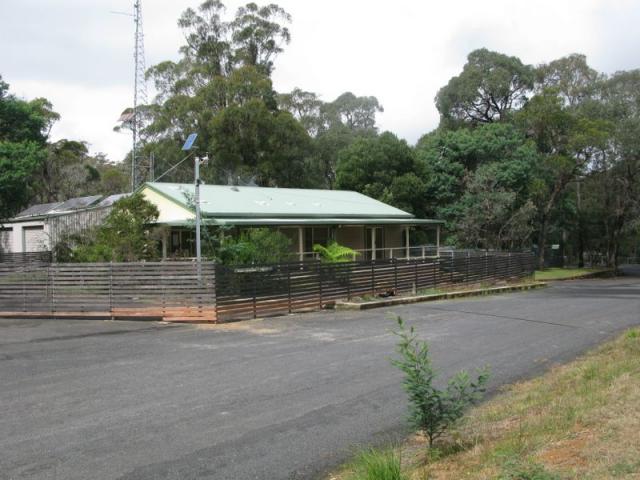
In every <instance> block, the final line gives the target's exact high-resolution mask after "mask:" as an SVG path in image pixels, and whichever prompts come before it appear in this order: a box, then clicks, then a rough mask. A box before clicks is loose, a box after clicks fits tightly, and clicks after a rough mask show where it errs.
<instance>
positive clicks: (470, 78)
mask: <svg viewBox="0 0 640 480" xmlns="http://www.w3.org/2000/svg"><path fill="white" fill-rule="evenodd" d="M534 79H535V75H534V68H533V67H532V66H530V65H525V64H523V63H522V61H521V60H520V59H519V58H517V57H510V56H508V55H504V54H502V53H498V52H492V51H490V50H487V49H486V48H481V49H478V50H474V51H473V52H471V53H470V54H469V56H468V57H467V63H466V64H465V65H464V67H463V69H462V72H461V73H460V75H458V76H456V77H453V78H451V80H449V82H448V83H447V85H445V86H444V87H442V88H441V89H440V90H439V91H438V94H437V95H436V99H435V101H436V107H437V108H438V111H439V112H440V117H441V121H442V122H443V124H444V125H445V126H447V125H449V126H455V125H458V124H465V123H470V124H472V125H475V124H480V123H492V122H496V121H500V120H505V119H507V118H508V117H509V114H510V113H511V112H512V111H514V110H517V109H519V108H520V107H522V106H523V105H524V104H525V103H526V101H527V99H528V97H529V95H530V94H531V91H532V89H533V85H534Z"/></svg>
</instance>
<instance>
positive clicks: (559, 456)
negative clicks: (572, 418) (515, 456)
mask: <svg viewBox="0 0 640 480" xmlns="http://www.w3.org/2000/svg"><path fill="white" fill-rule="evenodd" d="M593 440H594V435H593V433H592V432H590V431H588V430H587V431H582V432H578V433H576V434H575V436H574V437H573V438H569V439H567V440H561V441H559V442H554V443H552V444H551V445H550V446H549V448H547V449H545V450H544V451H543V452H541V453H540V454H539V455H538V457H539V458H540V460H542V462H543V463H544V464H545V465H548V466H550V467H557V468H563V469H564V468H576V467H577V468H584V467H586V466H587V465H588V459H587V458H586V456H585V455H584V452H585V450H586V449H587V448H588V446H589V445H590V444H591V442H593Z"/></svg>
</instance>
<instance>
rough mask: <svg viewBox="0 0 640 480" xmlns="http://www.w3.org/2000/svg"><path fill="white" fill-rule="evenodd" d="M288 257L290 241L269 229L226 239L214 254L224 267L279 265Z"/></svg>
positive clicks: (255, 230) (245, 231) (253, 229)
mask: <svg viewBox="0 0 640 480" xmlns="http://www.w3.org/2000/svg"><path fill="white" fill-rule="evenodd" d="M290 256H291V240H289V238H288V237H287V236H286V235H285V234H283V233H282V232H279V231H277V230H272V229H269V228H251V229H248V230H244V231H242V232H241V233H240V235H239V236H238V237H236V238H234V237H226V238H225V239H224V240H223V241H222V244H221V245H220V247H219V249H218V251H217V252H216V259H217V260H218V261H219V262H220V263H223V264H225V265H250V264H264V263H279V262H284V261H287V260H289V258H290Z"/></svg>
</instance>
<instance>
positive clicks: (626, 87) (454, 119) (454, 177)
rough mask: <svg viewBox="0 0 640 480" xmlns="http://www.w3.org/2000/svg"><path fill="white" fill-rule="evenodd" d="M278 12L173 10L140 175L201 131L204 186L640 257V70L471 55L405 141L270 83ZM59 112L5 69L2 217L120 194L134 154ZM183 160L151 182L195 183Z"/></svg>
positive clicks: (363, 118) (371, 102)
mask: <svg viewBox="0 0 640 480" xmlns="http://www.w3.org/2000/svg"><path fill="white" fill-rule="evenodd" d="M291 22H292V18H291V16H290V15H289V14H288V13H287V12H286V11H285V10H284V9H283V8H281V7H280V6H278V5H275V4H267V5H258V4H256V3H248V4H246V5H243V6H240V7H239V8H238V9H237V10H235V11H234V12H229V11H227V10H226V8H225V6H224V4H223V3H222V2H220V1H219V0H206V1H204V2H202V3H201V4H200V5H199V6H197V7H196V8H189V9H187V10H185V11H184V12H183V13H182V15H181V16H180V17H179V19H178V25H179V27H180V28H181V29H182V31H183V34H184V43H183V45H181V46H180V47H179V50H178V53H179V56H178V58H177V59H176V60H166V61H161V62H160V63H158V64H156V65H154V66H152V67H151V68H149V69H148V71H147V74H146V75H147V78H148V79H149V80H150V81H151V82H152V83H153V85H154V87H155V93H156V94H155V96H154V98H153V99H152V101H150V102H149V104H147V105H142V106H140V107H139V108H140V112H141V115H142V119H143V125H142V129H141V145H142V151H141V154H140V155H139V156H138V158H140V159H141V160H142V161H140V162H139V168H140V171H139V172H138V173H137V175H136V176H137V178H140V179H152V178H155V176H156V175H157V174H159V173H162V172H165V171H167V170H168V169H170V167H173V166H174V165H176V164H178V163H179V162H180V161H181V160H183V159H184V152H182V151H181V150H180V146H181V145H182V143H183V142H184V139H185V138H186V137H187V135H188V134H190V133H197V134H198V141H197V144H196V147H197V151H198V153H200V154H203V153H205V152H207V153H208V154H209V157H210V158H211V159H212V161H211V162H210V164H209V165H208V166H207V167H206V168H203V169H202V170H201V175H202V177H203V180H204V181H205V182H208V183H219V184H249V185H260V186H273V187H302V188H311V187H312V188H329V189H332V188H338V189H352V190H356V191H359V192H362V193H364V194H366V195H369V196H372V197H374V198H376V199H378V200H381V201H383V202H387V203H389V204H391V205H394V206H396V207H398V208H401V209H403V210H406V211H408V212H411V213H413V214H415V215H417V216H420V217H432V218H438V219H442V220H444V221H445V222H446V228H445V236H444V240H445V242H446V243H448V244H450V245H452V246H457V247H472V248H485V249H505V248H517V249H535V250H536V251H537V254H538V261H539V264H540V265H541V266H542V265H544V264H545V262H546V261H547V260H548V258H546V257H547V256H548V254H549V252H550V250H551V248H550V247H551V245H553V249H554V250H557V251H559V252H560V253H561V255H562V256H563V257H569V258H574V259H577V261H578V262H582V260H583V259H584V258H586V257H587V256H588V255H592V256H596V255H600V256H602V257H603V258H605V260H606V262H607V263H609V264H615V262H616V261H617V259H618V257H619V256H620V255H623V254H628V255H636V256H637V255H638V249H639V247H640V241H639V240H638V238H639V233H640V205H639V200H638V199H640V160H639V159H640V141H639V140H638V139H639V138H640V94H639V93H638V92H640V71H639V70H632V71H624V72H618V73H616V74H613V75H606V74H603V73H600V72H598V71H597V70H595V69H594V68H592V67H591V66H590V65H589V64H588V62H587V59H586V57H585V56H584V55H582V54H579V53H575V54H571V55H568V56H565V57H562V58H557V59H551V60H550V61H548V62H546V63H543V64H540V65H527V64H526V63H524V62H523V61H522V60H521V59H519V58H518V57H515V56H510V55H507V54H505V53H501V52H495V51H491V50H488V49H486V48H480V49H476V50H474V51H472V52H470V53H469V55H468V56H467V60H466V63H465V64H464V65H463V66H462V67H461V70H460V72H459V73H458V74H457V75H455V76H453V77H452V78H451V79H450V80H449V81H448V82H447V83H446V85H443V86H442V88H441V89H440V90H439V91H438V93H437V95H436V97H435V106H436V108H437V109H438V111H439V113H440V123H439V125H438V127H437V128H436V129H435V130H432V131H429V132H426V131H425V134H424V135H423V136H422V137H421V138H420V139H419V140H418V142H417V144H416V145H415V146H414V145H410V144H408V143H407V142H406V141H405V140H403V139H400V138H398V137H397V136H396V135H395V134H393V133H391V132H388V131H385V132H380V131H379V128H378V124H377V119H378V116H379V115H380V114H381V113H382V112H384V109H383V106H382V102H381V101H379V100H378V98H376V97H375V96H372V95H370V94H362V92H358V93H355V90H353V88H355V86H353V85H348V84H345V91H344V93H342V94H340V95H337V96H336V97H335V98H333V99H324V98H322V96H321V95H320V94H319V93H316V92H313V91H308V90H305V89H304V88H294V89H292V90H291V91H290V92H277V91H276V90H275V88H274V84H273V81H272V75H273V72H274V70H275V69H276V68H277V63H278V58H279V56H280V55H283V54H284V53H285V49H286V46H287V45H288V44H289V42H290V41H291V31H290V30H289V28H290V23H291ZM129 108H130V107H129ZM58 118H59V116H58V115H57V114H56V113H55V111H54V109H53V106H52V105H51V103H50V102H49V101H47V100H46V99H44V98H37V99H34V100H25V99H20V98H17V97H15V96H14V95H12V94H11V93H10V92H9V86H8V85H7V83H5V82H3V81H2V80H1V79H0V217H3V218H6V217H8V216H11V215H13V214H14V213H15V212H16V211H18V210H19V209H21V208H23V207H24V206H26V205H27V204H30V203H36V202H51V201H57V200H64V199H66V198H69V197H72V196H78V195H89V194H94V193H104V194H107V193H121V192H123V191H125V190H126V189H127V184H128V178H127V177H128V175H129V173H128V172H130V162H131V154H129V155H127V157H126V158H125V159H123V161H121V162H119V163H117V164H114V163H111V162H110V161H108V159H106V158H105V157H104V156H103V155H101V154H90V153H89V149H88V147H87V144H86V143H85V142H83V141H82V139H61V140H58V141H55V142H53V141H51V140H50V139H49V131H50V129H51V126H52V125H53V124H54V122H55V121H57V120H58ZM124 126H126V125H124ZM152 157H153V158H154V163H155V169H154V171H151V168H150V164H151V161H150V159H151V158H152ZM191 169H192V165H191V164H190V162H186V163H184V164H181V165H180V167H179V168H175V169H173V170H171V172H170V173H169V174H168V175H166V176H164V177H163V181H176V182H190V181H191V180H192V178H193V171H192V170H191Z"/></svg>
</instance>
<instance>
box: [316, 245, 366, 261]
mask: <svg viewBox="0 0 640 480" xmlns="http://www.w3.org/2000/svg"><path fill="white" fill-rule="evenodd" d="M313 251H314V252H315V253H317V254H318V255H319V256H320V260H321V261H323V262H325V263H340V262H349V261H354V260H355V259H356V256H357V255H358V252H356V251H355V250H353V249H352V248H349V247H345V246H344V245H340V244H339V243H338V242H331V243H329V245H327V246H326V247H325V246H323V245H320V244H315V245H314V246H313Z"/></svg>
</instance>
